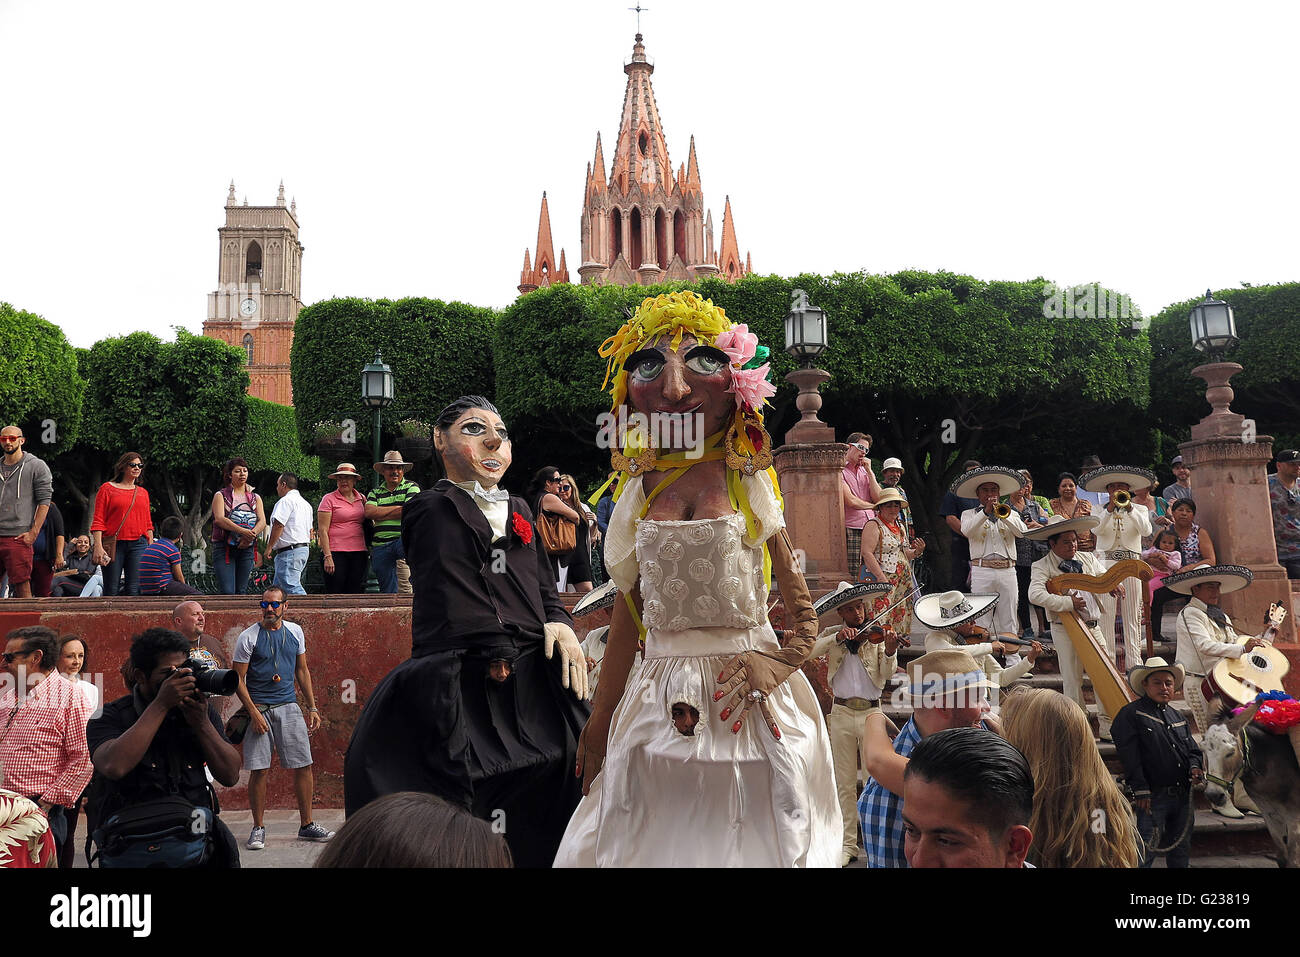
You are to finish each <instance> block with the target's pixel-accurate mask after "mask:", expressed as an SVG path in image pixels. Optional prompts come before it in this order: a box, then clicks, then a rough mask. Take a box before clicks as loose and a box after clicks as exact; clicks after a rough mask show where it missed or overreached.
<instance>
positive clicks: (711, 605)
mask: <svg viewBox="0 0 1300 957" xmlns="http://www.w3.org/2000/svg"><path fill="white" fill-rule="evenodd" d="M694 605H695V613H696V614H697V615H699V616H700V619H701V620H702V621H713V620H714V619H715V618H717V617H718V611H719V609H720V608H721V606H720V605H719V604H718V600H717V599H716V598H714V597H713V596H712V595H701V596H700V597H699V598H696V599H695V602H694Z"/></svg>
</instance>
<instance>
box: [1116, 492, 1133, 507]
mask: <svg viewBox="0 0 1300 957" xmlns="http://www.w3.org/2000/svg"><path fill="white" fill-rule="evenodd" d="M1132 501H1133V496H1132V495H1130V494H1129V493H1128V492H1126V491H1124V490H1123V489H1120V490H1119V491H1118V492H1116V493H1115V497H1114V502H1115V507H1116V508H1128V507H1129V503H1130V502H1132Z"/></svg>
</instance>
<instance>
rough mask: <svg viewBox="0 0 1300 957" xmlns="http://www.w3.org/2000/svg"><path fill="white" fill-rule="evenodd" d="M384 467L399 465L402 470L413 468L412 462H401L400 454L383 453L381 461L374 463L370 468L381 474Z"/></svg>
mask: <svg viewBox="0 0 1300 957" xmlns="http://www.w3.org/2000/svg"><path fill="white" fill-rule="evenodd" d="M385 465H400V466H401V467H402V468H404V469H410V468H415V463H414V462H404V461H402V453H401V452H385V453H384V458H383V461H381V462H376V463H375V464H374V465H372V466H370V467H371V468H372V469H374V470H375V471H376V472H380V473H382V472H383V470H384V466H385Z"/></svg>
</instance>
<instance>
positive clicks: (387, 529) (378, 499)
mask: <svg viewBox="0 0 1300 957" xmlns="http://www.w3.org/2000/svg"><path fill="white" fill-rule="evenodd" d="M419 493H420V486H418V485H416V484H415V483H414V482H410V481H405V480H404V481H403V482H402V484H400V485H399V486H397V488H395V489H393V490H392V491H391V492H390V491H389V490H388V486H387V485H381V486H379V488H377V489H374V490H372V491H371V493H370V494H369V495H367V496H366V504H367V505H377V506H378V507H380V508H390V507H391V506H393V505H405V504H406V503H407V502H408V501H410V500H411V499H413V498H415V496H416V495H418V494H419ZM401 537H402V519H401V517H400V516H399V517H398V518H383V519H378V520H377V521H376V522H375V534H374V538H373V539H372V544H374V545H387V544H389V543H390V542H395V541H397V540H398V539H399V538H401Z"/></svg>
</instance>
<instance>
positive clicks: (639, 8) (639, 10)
mask: <svg viewBox="0 0 1300 957" xmlns="http://www.w3.org/2000/svg"><path fill="white" fill-rule="evenodd" d="M628 9H629V10H635V11H636V32H637V33H638V34H640V33H641V13H642V11H648V10H649V9H650V8H649V7H643V6H641V3H640V0H638V2H637V5H636V6H635V7H628Z"/></svg>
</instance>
